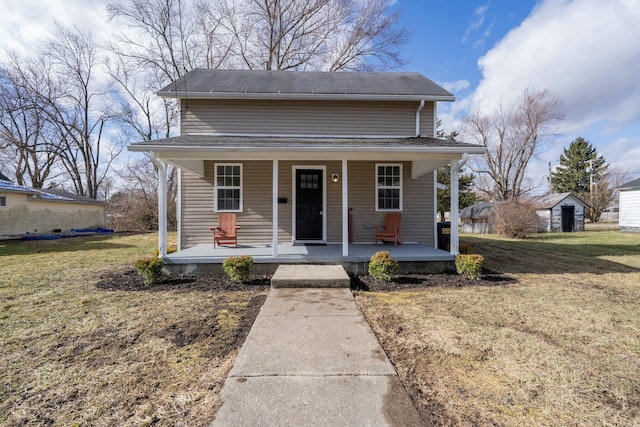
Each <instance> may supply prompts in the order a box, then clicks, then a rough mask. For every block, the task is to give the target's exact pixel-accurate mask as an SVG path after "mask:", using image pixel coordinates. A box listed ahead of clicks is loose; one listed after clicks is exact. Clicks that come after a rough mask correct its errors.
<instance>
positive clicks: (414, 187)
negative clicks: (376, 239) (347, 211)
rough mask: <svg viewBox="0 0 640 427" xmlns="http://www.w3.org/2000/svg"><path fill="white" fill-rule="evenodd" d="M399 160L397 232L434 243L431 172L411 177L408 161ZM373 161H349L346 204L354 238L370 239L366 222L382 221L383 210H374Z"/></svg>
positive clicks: (371, 235) (409, 240)
mask: <svg viewBox="0 0 640 427" xmlns="http://www.w3.org/2000/svg"><path fill="white" fill-rule="evenodd" d="M401 163H402V165H403V166H402V191H403V201H402V204H403V210H402V224H401V232H400V235H401V237H402V239H403V240H404V241H406V242H418V243H422V244H428V245H432V244H433V215H434V214H433V174H432V173H427V174H425V175H423V176H421V177H420V178H417V179H412V178H411V162H401ZM375 165H376V162H349V164H348V166H349V206H350V207H351V208H353V211H352V227H353V241H354V242H358V243H373V235H374V231H373V230H372V229H370V228H367V225H382V224H384V216H385V212H376V206H375V192H376V189H375V180H376V171H375Z"/></svg>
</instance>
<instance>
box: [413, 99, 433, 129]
mask: <svg viewBox="0 0 640 427" xmlns="http://www.w3.org/2000/svg"><path fill="white" fill-rule="evenodd" d="M435 108H436V103H435V102H425V103H424V108H422V111H421V112H420V136H427V137H435V136H436V131H435V123H434V111H435ZM414 127H415V126H414Z"/></svg>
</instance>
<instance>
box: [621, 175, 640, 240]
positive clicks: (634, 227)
mask: <svg viewBox="0 0 640 427" xmlns="http://www.w3.org/2000/svg"><path fill="white" fill-rule="evenodd" d="M618 189H619V190H620V211H619V221H620V222H619V224H620V231H622V232H635V233H638V232H640V178H639V179H634V180H633V181H629V182H627V183H625V184H623V185H621V186H620V187H618Z"/></svg>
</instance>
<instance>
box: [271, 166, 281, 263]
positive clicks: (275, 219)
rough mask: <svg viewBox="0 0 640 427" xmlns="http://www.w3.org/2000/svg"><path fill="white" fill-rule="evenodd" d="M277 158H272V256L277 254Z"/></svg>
mask: <svg viewBox="0 0 640 427" xmlns="http://www.w3.org/2000/svg"><path fill="white" fill-rule="evenodd" d="M278 166H279V165H278V160H277V159H274V160H273V178H272V183H273V188H272V190H271V191H272V193H273V195H272V202H271V203H272V204H273V213H272V215H273V221H272V222H273V256H274V258H275V257H277V256H278Z"/></svg>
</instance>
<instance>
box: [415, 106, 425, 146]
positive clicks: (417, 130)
mask: <svg viewBox="0 0 640 427" xmlns="http://www.w3.org/2000/svg"><path fill="white" fill-rule="evenodd" d="M423 108H424V99H421V100H420V106H419V107H418V110H417V111H416V137H418V136H420V111H422V109H423Z"/></svg>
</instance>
